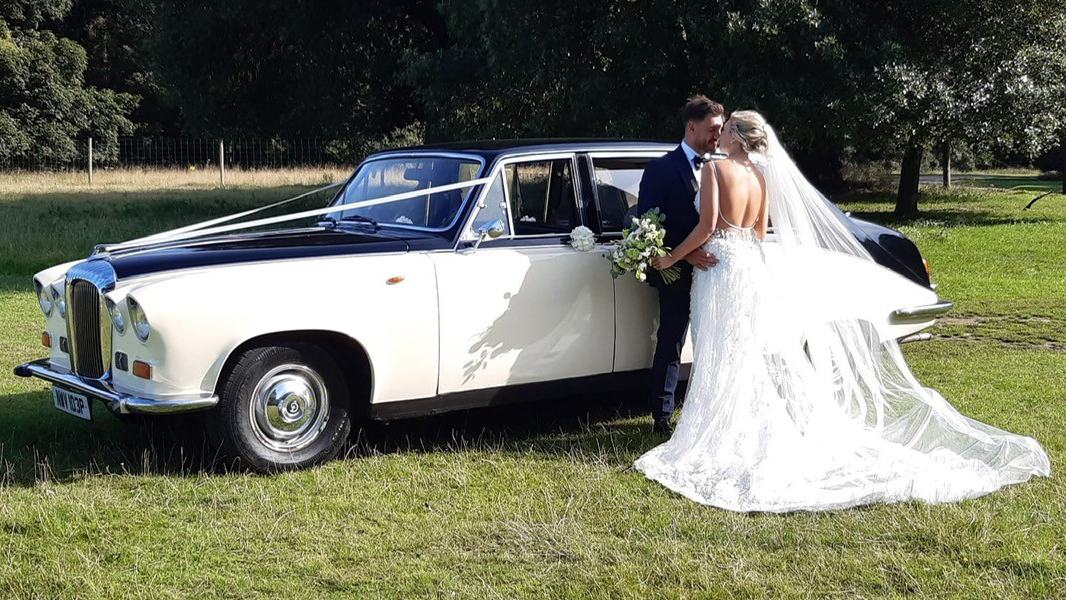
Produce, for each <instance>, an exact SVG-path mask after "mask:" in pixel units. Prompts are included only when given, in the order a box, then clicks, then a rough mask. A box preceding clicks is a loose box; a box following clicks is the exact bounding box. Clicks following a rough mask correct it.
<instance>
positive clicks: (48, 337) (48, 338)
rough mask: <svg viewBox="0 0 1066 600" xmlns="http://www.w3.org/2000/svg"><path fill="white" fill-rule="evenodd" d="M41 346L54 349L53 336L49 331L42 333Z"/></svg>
mask: <svg viewBox="0 0 1066 600" xmlns="http://www.w3.org/2000/svg"><path fill="white" fill-rule="evenodd" d="M41 344H42V345H44V347H45V348H51V347H52V334H50V333H48V332H47V331H46V332H44V333H42V334H41Z"/></svg>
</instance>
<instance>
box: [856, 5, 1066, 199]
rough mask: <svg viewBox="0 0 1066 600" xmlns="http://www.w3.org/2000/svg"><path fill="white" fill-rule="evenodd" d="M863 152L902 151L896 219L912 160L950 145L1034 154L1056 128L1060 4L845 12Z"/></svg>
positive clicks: (1065, 35) (914, 187)
mask: <svg viewBox="0 0 1066 600" xmlns="http://www.w3.org/2000/svg"><path fill="white" fill-rule="evenodd" d="M844 14H847V15H848V16H847V19H848V21H849V22H850V23H851V27H853V28H855V29H856V30H859V31H863V32H864V35H863V37H864V38H865V39H863V40H858V39H857V40H853V43H854V44H855V51H856V52H855V54H856V56H857V57H859V58H860V60H861V57H862V55H863V54H864V51H865V52H868V53H869V55H870V57H871V59H870V60H869V62H870V64H871V65H872V66H873V68H872V70H871V72H870V75H871V76H870V77H869V85H868V89H869V90H870V91H869V93H868V95H867V96H866V100H867V103H868V106H869V114H870V115H871V117H872V127H871V128H870V131H869V139H870V140H871V141H872V142H873V143H881V144H885V145H890V144H893V143H895V144H896V145H898V146H899V147H901V149H902V150H903V161H902V168H901V174H900V187H899V192H898V194H897V201H896V213H897V214H899V215H910V214H914V213H916V212H917V211H918V174H919V169H920V167H921V162H922V155H923V153H924V152H925V150H926V149H928V148H929V147H930V146H933V145H940V144H945V143H949V142H951V141H952V140H958V141H962V142H966V143H980V144H988V143H990V142H991V143H993V144H996V145H999V146H1016V147H1023V148H1025V149H1027V150H1028V151H1030V152H1031V153H1035V152H1036V151H1038V150H1040V149H1041V148H1043V147H1045V146H1047V145H1048V144H1049V143H1051V142H1053V141H1054V138H1055V134H1056V132H1057V130H1058V129H1059V128H1060V127H1061V126H1062V125H1061V123H1063V116H1064V115H1063V109H1062V104H1061V100H1060V96H1059V93H1058V92H1056V88H1059V89H1061V86H1062V83H1061V82H1062V80H1063V78H1064V77H1066V68H1064V66H1066V65H1064V64H1063V56H1066V28H1064V25H1066V22H1064V18H1066V5H1064V3H1063V2H1062V1H1061V0H1055V1H1052V2H1047V1H1046V0H1011V1H1009V2H1008V1H1003V0H984V1H978V2H966V3H958V2H948V1H946V0H940V1H934V2H929V1H927V0H896V1H895V2H892V3H888V4H877V5H875V4H870V5H865V4H864V5H857V6H853V7H851V8H850V9H848V10H847V11H846V12H845V13H844Z"/></svg>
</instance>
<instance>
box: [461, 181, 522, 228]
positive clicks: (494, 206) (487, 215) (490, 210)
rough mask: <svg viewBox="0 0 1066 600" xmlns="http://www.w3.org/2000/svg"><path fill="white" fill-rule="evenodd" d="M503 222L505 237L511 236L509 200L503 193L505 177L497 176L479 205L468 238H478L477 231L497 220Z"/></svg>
mask: <svg viewBox="0 0 1066 600" xmlns="http://www.w3.org/2000/svg"><path fill="white" fill-rule="evenodd" d="M497 219H499V220H500V221H503V226H504V235H505V236H508V235H511V223H510V220H509V219H508V218H507V198H506V196H504V193H503V177H502V175H497V176H496V179H494V180H493V181H492V184H491V185H489V189H488V191H487V192H486V193H485V195H484V196H483V199H482V200H481V203H480V204H479V205H478V211H477V214H476V215H474V220H473V222H472V223H471V230H470V231H469V232H468V233H467V235H468V237H471V238H477V230H478V229H479V228H481V227H482V226H483V225H487V224H489V223H491V222H493V221H495V220H497Z"/></svg>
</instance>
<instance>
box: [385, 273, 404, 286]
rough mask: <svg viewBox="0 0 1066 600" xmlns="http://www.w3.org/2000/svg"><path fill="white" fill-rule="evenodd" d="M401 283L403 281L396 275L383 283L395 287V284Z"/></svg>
mask: <svg viewBox="0 0 1066 600" xmlns="http://www.w3.org/2000/svg"><path fill="white" fill-rule="evenodd" d="M401 281H403V277H400V276H399V275H397V276H396V277H390V278H389V280H388V281H386V282H385V283H387V284H389V285H396V284H397V283H400V282H401Z"/></svg>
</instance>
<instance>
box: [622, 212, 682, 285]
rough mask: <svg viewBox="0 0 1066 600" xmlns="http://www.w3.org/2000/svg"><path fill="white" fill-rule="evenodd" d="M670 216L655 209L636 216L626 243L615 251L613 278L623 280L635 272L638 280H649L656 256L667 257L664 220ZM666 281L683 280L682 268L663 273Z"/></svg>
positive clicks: (625, 239) (628, 231)
mask: <svg viewBox="0 0 1066 600" xmlns="http://www.w3.org/2000/svg"><path fill="white" fill-rule="evenodd" d="M665 220H666V215H664V214H662V213H660V212H659V209H658V208H653V209H651V210H649V211H648V212H646V213H644V214H643V215H641V217H640V218H639V219H638V218H637V217H633V225H632V226H631V227H630V228H629V229H628V230H626V231H625V236H624V237H623V238H622V241H621V242H619V243H617V244H615V245H614V247H613V248H611V254H610V256H609V258H610V259H611V266H612V268H611V276H612V277H614V278H616V279H617V278H619V277H621V276H622V275H625V274H626V273H635V276H636V278H637V281H645V280H647V279H648V269H653V268H654V267H652V266H651V261H652V259H653V258H655V257H656V256H666V252H667V250H669V248H666V247H664V246H663V236H665V235H666V230H665V229H663V221H665ZM659 274H660V275H662V278H663V281H665V282H666V283H668V284H669V283H673V282H675V281H677V280H678V278H680V277H681V268H680V267H678V266H677V265H674V266H672V267H670V268H669V269H663V270H662V271H659Z"/></svg>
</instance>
